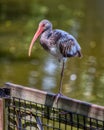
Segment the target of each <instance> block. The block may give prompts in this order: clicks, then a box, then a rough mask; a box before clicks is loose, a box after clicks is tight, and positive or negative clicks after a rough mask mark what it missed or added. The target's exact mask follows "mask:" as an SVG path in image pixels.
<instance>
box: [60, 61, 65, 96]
mask: <svg viewBox="0 0 104 130" xmlns="http://www.w3.org/2000/svg"><path fill="white" fill-rule="evenodd" d="M64 66H65V61H64V60H63V64H62V70H61V77H60V84H59V93H60V94H62V83H63V75H64Z"/></svg>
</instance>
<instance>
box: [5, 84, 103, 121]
mask: <svg viewBox="0 0 104 130" xmlns="http://www.w3.org/2000/svg"><path fill="white" fill-rule="evenodd" d="M5 87H7V88H10V96H12V97H17V98H21V99H24V100H29V101H33V102H36V103H40V104H43V105H47V106H50V107H54V108H58V109H63V110H66V111H71V112H73V113H76V114H81V115H84V116H87V117H89V118H94V119H97V120H101V121H104V107H103V106H98V105H95V104H90V103H87V102H83V101H80V100H76V99H72V98H68V97H65V96H62V97H60V99H59V100H58V103H57V104H56V103H55V102H54V99H55V94H50V93H47V92H44V91H40V90H37V89H32V88H27V87H24V86H21V85H17V84H13V83H6V84H5Z"/></svg>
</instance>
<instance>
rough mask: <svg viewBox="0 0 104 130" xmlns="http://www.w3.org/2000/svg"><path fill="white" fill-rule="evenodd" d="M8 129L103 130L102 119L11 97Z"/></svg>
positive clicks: (103, 122) (103, 123)
mask: <svg viewBox="0 0 104 130" xmlns="http://www.w3.org/2000/svg"><path fill="white" fill-rule="evenodd" d="M7 106H8V130H104V121H100V120H97V119H93V118H89V117H86V116H84V115H81V114H76V113H73V112H71V111H70V110H69V111H65V110H63V109H58V108H54V107H49V106H46V105H43V104H39V103H35V102H31V101H28V100H23V99H20V98H15V97H12V98H11V99H10V100H9V101H8V104H7Z"/></svg>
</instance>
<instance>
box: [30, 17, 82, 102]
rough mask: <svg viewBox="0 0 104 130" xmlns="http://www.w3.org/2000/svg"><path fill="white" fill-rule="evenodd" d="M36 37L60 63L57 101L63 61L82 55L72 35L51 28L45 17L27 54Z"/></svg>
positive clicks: (62, 73)
mask: <svg viewBox="0 0 104 130" xmlns="http://www.w3.org/2000/svg"><path fill="white" fill-rule="evenodd" d="M38 37H40V44H41V46H42V47H43V48H44V49H45V50H46V51H47V52H49V53H50V54H51V55H53V56H54V57H55V58H56V59H57V60H58V61H59V62H61V63H62V69H61V74H60V82H59V91H58V94H57V96H56V99H55V101H56V103H57V102H58V99H59V97H60V96H63V94H62V83H63V75H64V68H65V63H66V61H67V59H68V58H71V57H82V53H81V47H80V45H79V43H78V42H77V40H76V39H75V37H74V36H72V35H71V34H69V33H68V32H66V31H63V30H61V29H53V26H52V23H51V22H50V21H49V20H47V19H43V20H42V21H40V23H39V25H38V29H37V31H36V33H35V34H34V36H33V39H32V41H31V43H30V46H29V51H28V55H29V56H30V55H31V51H32V48H33V45H34V43H35V42H36V40H37V39H38Z"/></svg>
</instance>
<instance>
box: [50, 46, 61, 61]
mask: <svg viewBox="0 0 104 130" xmlns="http://www.w3.org/2000/svg"><path fill="white" fill-rule="evenodd" d="M50 53H51V54H52V55H53V56H55V57H56V58H57V59H58V60H59V61H61V59H62V57H63V56H62V54H61V53H60V52H59V50H58V49H57V48H56V47H51V48H50Z"/></svg>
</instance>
